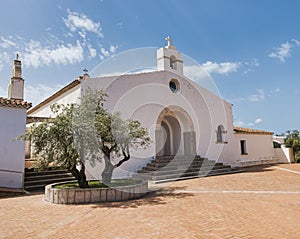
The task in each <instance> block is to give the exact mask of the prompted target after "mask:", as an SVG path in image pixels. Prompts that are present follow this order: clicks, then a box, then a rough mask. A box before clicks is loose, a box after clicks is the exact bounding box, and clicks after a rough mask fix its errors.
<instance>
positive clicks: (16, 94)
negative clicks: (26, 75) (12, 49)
mask: <svg viewBox="0 0 300 239" xmlns="http://www.w3.org/2000/svg"><path fill="white" fill-rule="evenodd" d="M8 98H9V99H16V100H23V99H24V79H23V78H22V66H21V61H20V60H19V54H16V59H15V60H14V64H13V68H12V77H11V79H10V81H9V84H8Z"/></svg>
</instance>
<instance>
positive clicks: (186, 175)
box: [133, 156, 241, 183]
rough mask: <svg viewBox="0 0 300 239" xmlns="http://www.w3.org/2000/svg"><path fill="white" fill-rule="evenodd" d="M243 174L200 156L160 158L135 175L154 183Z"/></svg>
mask: <svg viewBox="0 0 300 239" xmlns="http://www.w3.org/2000/svg"><path fill="white" fill-rule="evenodd" d="M236 172H241V171H240V170H238V169H232V168H231V167H230V166H229V165H223V163H216V162H215V161H211V160H208V159H206V158H201V157H200V156H195V157H192V156H176V157H174V156H160V157H156V159H154V160H153V161H151V162H150V163H148V164H147V165H146V166H145V167H143V168H142V169H141V170H139V171H137V173H136V174H134V175H133V177H135V178H139V179H144V180H150V181H153V182H154V183H162V182H169V181H176V180H181V179H190V178H195V177H207V176H213V175H222V174H228V173H236Z"/></svg>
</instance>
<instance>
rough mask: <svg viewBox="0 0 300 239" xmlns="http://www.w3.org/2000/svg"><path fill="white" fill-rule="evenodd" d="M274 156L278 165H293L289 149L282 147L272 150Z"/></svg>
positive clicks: (291, 152) (291, 153)
mask: <svg viewBox="0 0 300 239" xmlns="http://www.w3.org/2000/svg"><path fill="white" fill-rule="evenodd" d="M274 152H275V156H276V157H277V158H278V162H279V163H293V162H294V156H293V150H292V149H291V148H286V147H284V146H283V145H282V146H281V148H276V149H274Z"/></svg>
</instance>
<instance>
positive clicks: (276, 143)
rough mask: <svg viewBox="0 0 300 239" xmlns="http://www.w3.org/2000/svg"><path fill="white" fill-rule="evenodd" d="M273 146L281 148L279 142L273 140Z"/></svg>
mask: <svg viewBox="0 0 300 239" xmlns="http://www.w3.org/2000/svg"><path fill="white" fill-rule="evenodd" d="M273 147H274V148H281V144H280V143H278V142H275V141H273Z"/></svg>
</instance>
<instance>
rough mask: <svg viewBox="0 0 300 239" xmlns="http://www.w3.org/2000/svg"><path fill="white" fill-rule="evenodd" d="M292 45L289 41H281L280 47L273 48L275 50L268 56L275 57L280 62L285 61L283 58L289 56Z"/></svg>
mask: <svg viewBox="0 0 300 239" xmlns="http://www.w3.org/2000/svg"><path fill="white" fill-rule="evenodd" d="M294 41H297V40H294ZM297 42H298V41H297ZM296 44H298V43H296ZM292 47H293V44H291V43H289V42H286V43H282V44H281V45H280V47H278V48H275V51H274V52H272V53H270V54H269V55H268V56H269V57H271V58H277V59H279V60H280V61H281V62H285V59H286V58H287V57H289V56H290V52H291V49H292Z"/></svg>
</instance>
